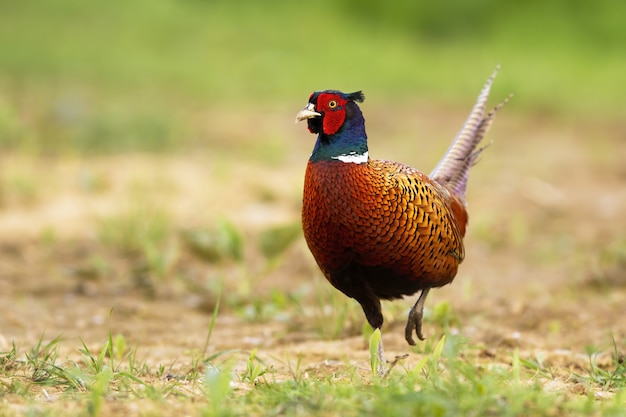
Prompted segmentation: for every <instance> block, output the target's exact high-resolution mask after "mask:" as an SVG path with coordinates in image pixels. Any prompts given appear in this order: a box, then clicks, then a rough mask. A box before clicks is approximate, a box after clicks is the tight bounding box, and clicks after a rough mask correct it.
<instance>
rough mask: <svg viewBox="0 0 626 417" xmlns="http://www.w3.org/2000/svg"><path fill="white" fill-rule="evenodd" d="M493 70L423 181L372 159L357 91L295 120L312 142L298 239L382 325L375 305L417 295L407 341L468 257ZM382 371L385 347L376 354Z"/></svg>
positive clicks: (323, 97)
mask: <svg viewBox="0 0 626 417" xmlns="http://www.w3.org/2000/svg"><path fill="white" fill-rule="evenodd" d="M497 72H498V68H496V70H495V71H494V73H493V74H492V75H491V77H490V78H489V79H488V80H487V82H486V84H485V86H484V88H483V90H482V91H481V93H480V95H479V97H478V100H477V102H476V104H475V106H474V108H473V109H472V111H471V113H470V115H469V117H468V119H467V120H466V122H465V124H464V125H463V126H462V128H461V130H460V131H459V133H458V134H457V136H456V138H455V139H454V140H453V142H452V144H451V145H450V147H449V148H448V150H447V152H446V153H445V155H444V156H443V158H442V159H441V160H440V161H439V163H438V164H437V166H436V167H435V169H434V170H433V171H432V172H431V173H430V175H426V174H424V173H422V172H421V171H418V170H417V169H414V168H411V167H410V166H407V165H403V164H401V163H398V162H392V161H384V160H378V159H371V158H370V157H369V153H368V145H367V134H366V131H365V120H364V118H363V114H362V113H361V110H360V108H359V106H358V104H357V103H361V102H363V100H364V98H365V97H364V95H363V93H362V92H361V91H357V92H354V93H343V92H341V91H337V90H325V91H317V92H314V93H312V94H311V96H310V97H309V102H308V104H307V105H306V106H305V107H304V109H302V110H301V111H300V112H299V113H298V115H297V116H296V122H298V121H303V120H306V121H307V125H308V129H309V131H310V132H311V133H313V134H316V135H317V141H316V142H315V146H314V148H313V153H312V154H311V157H310V159H309V162H308V164H307V168H306V174H305V179H304V197H303V207H302V226H303V230H304V237H305V239H306V242H307V244H308V246H309V249H310V250H311V253H312V254H313V257H314V258H315V260H316V261H317V264H318V265H319V267H320V269H321V270H322V272H323V273H324V275H325V277H326V279H327V280H328V281H329V282H330V283H331V284H332V285H333V286H334V287H335V288H337V289H338V290H340V291H341V292H343V293H344V294H345V295H347V296H348V297H351V298H354V299H355V300H356V301H358V302H359V303H360V305H361V307H362V308H363V312H364V313H365V317H366V318H367V321H368V322H369V324H370V325H371V326H372V327H373V328H374V329H380V328H381V327H382V325H383V315H382V312H381V305H380V300H381V299H385V300H392V299H397V298H402V297H404V296H409V295H413V294H415V293H417V292H420V295H419V297H418V299H417V302H416V303H415V305H413V307H412V308H411V310H410V312H409V315H408V320H407V324H406V329H405V338H406V341H407V342H408V343H409V344H410V345H415V341H414V339H413V334H414V333H415V335H416V336H417V337H418V338H419V339H421V340H423V339H424V336H423V335H422V317H423V311H424V302H425V301H426V297H427V296H428V292H429V291H430V289H431V288H435V287H441V286H443V285H446V284H449V283H450V282H452V280H453V279H454V277H455V275H456V274H457V270H458V267H459V264H460V263H461V262H462V261H463V259H464V257H465V250H464V247H463V237H464V236H465V229H466V227H467V221H468V214H467V207H466V201H465V190H466V188H467V182H468V175H469V170H470V168H471V167H472V165H474V163H475V162H476V159H477V157H478V155H479V154H480V153H481V152H482V150H483V149H484V148H479V147H478V145H479V144H480V142H481V140H482V139H483V137H484V136H485V134H486V133H487V131H488V129H489V127H490V126H491V123H492V122H493V119H494V116H495V114H496V112H497V111H498V109H500V107H502V106H503V105H504V104H505V103H506V100H505V101H504V102H502V103H501V104H500V105H498V106H497V107H495V108H494V109H493V110H491V111H489V112H486V110H485V108H486V103H487V99H488V96H489V91H490V88H491V85H492V83H493V80H494V78H495V76H496V74H497ZM507 100H508V99H507ZM378 354H379V358H380V360H381V362H380V363H381V364H382V363H384V358H383V349H382V339H381V343H380V345H379V346H378Z"/></svg>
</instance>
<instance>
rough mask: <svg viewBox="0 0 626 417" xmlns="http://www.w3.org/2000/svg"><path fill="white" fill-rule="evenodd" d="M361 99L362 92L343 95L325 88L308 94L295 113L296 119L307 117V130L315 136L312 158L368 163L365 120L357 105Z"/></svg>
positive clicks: (315, 159) (362, 96) (301, 119)
mask: <svg viewBox="0 0 626 417" xmlns="http://www.w3.org/2000/svg"><path fill="white" fill-rule="evenodd" d="M364 99H365V96H364V95H363V93H362V92H361V91H356V92H354V93H348V94H346V93H342V92H341V91H337V90H325V91H316V92H314V93H313V94H311V96H310V97H309V102H308V103H307V105H306V106H305V107H304V108H303V109H302V110H301V111H300V112H299V113H298V115H297V116H296V122H300V121H303V120H306V121H307V125H308V128H309V131H310V132H311V133H313V134H317V135H318V137H317V142H316V143H315V148H314V149H313V154H312V155H311V161H319V160H331V159H337V160H340V161H343V162H352V163H364V162H367V160H368V153H367V134H366V133H365V120H364V119H363V114H362V113H361V109H359V106H358V105H357V104H356V103H357V102H359V103H361V102H363V100H364Z"/></svg>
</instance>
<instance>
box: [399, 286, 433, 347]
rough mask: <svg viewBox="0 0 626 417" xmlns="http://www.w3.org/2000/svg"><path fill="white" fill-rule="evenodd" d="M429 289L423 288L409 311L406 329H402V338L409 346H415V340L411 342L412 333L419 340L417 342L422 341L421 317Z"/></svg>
mask: <svg viewBox="0 0 626 417" xmlns="http://www.w3.org/2000/svg"><path fill="white" fill-rule="evenodd" d="M429 291H430V288H424V289H423V290H422V292H421V294H420V296H419V298H418V299H417V301H416V302H415V305H413V307H412V308H411V311H409V317H408V319H407V321H406V328H405V329H404V338H405V339H406V341H407V343H408V344H409V345H411V346H415V340H413V331H415V334H416V335H417V337H418V338H419V340H424V336H423V335H422V317H423V316H424V302H425V301H426V296H427V295H428V292H429Z"/></svg>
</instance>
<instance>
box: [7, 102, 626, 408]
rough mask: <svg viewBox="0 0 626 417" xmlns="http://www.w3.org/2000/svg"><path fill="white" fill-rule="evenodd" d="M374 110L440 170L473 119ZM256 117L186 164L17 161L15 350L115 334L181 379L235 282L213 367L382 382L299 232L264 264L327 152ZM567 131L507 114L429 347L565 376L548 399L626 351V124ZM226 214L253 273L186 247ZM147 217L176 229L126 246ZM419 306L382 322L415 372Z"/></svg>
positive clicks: (376, 120)
mask: <svg viewBox="0 0 626 417" xmlns="http://www.w3.org/2000/svg"><path fill="white" fill-rule="evenodd" d="M294 110H297V109H294ZM367 113H369V114H376V113H379V114H380V115H379V116H377V117H376V116H370V117H368V118H367V120H368V128H369V136H370V154H371V155H372V156H374V157H380V158H384V159H394V160H399V161H402V162H406V163H409V164H411V165H413V166H416V167H418V168H421V169H423V170H424V171H426V172H428V171H429V170H430V168H431V167H432V166H434V164H435V163H436V161H437V159H438V157H439V155H440V154H441V153H442V152H443V151H444V150H445V148H446V147H447V145H448V141H449V138H451V137H452V136H453V135H454V133H455V129H454V128H452V129H450V130H445V129H446V128H447V125H450V126H454V127H456V126H460V124H461V121H462V120H463V117H464V112H463V111H459V112H450V113H448V110H446V111H443V110H442V111H441V112H440V113H437V111H432V110H430V112H428V111H427V110H426V106H425V105H415V106H412V107H411V109H410V110H408V109H407V108H405V107H403V108H395V109H388V108H387V109H386V110H385V111H383V110H382V109H381V111H380V112H374V111H373V110H372V109H371V108H370V109H367ZM415 115H417V117H416V116H415ZM233 117H234V116H233ZM253 117H254V116H251V115H250V117H246V123H244V126H241V128H240V131H237V129H233V128H228V129H227V128H225V127H223V126H219V125H215V124H211V123H208V125H209V126H208V127H207V130H208V133H207V135H208V136H209V137H211V136H215V137H217V136H220V135H222V136H223V135H226V134H228V135H230V136H232V140H229V141H224V140H220V141H219V144H217V143H218V142H216V144H215V146H214V144H209V145H207V148H204V149H201V150H199V151H197V152H196V150H194V152H189V153H183V154H179V155H170V156H145V155H123V156H111V157H93V158H79V157H69V156H65V157H61V158H44V157H37V158H31V157H25V156H16V155H5V156H3V157H1V159H0V175H1V178H2V185H1V187H2V188H0V352H4V351H7V350H9V349H10V348H11V345H12V343H15V344H16V345H17V346H18V347H21V348H22V349H28V348H29V347H30V346H32V345H34V344H35V343H37V340H38V339H39V338H40V337H41V336H42V334H44V335H45V336H44V339H46V340H48V339H52V338H54V337H56V336H59V335H60V336H62V338H63V340H62V342H61V352H62V354H61V356H62V357H64V356H67V357H70V358H72V357H77V356H79V353H78V349H79V348H80V347H81V346H82V344H81V341H84V342H85V344H86V345H87V346H90V347H92V348H93V349H98V347H99V346H102V343H103V341H104V340H106V338H107V335H108V333H109V331H110V332H111V333H112V334H113V335H117V334H121V335H124V337H125V338H126V340H128V342H129V344H130V345H131V346H132V347H134V348H136V349H137V357H138V358H139V359H141V360H143V361H145V362H146V363H148V364H150V365H159V364H161V365H163V366H165V367H166V368H168V369H171V371H170V372H171V373H172V374H184V373H185V372H188V371H189V369H190V368H191V366H192V360H193V358H194V356H197V355H198V354H201V350H202V348H203V345H204V341H205V338H206V336H207V329H208V327H209V325H210V322H211V312H212V311H213V308H214V306H215V302H216V294H217V288H218V286H219V284H218V283H219V282H220V280H221V279H223V288H224V290H223V296H222V304H221V309H220V313H219V317H218V319H217V322H216V327H215V330H214V332H213V334H212V336H211V340H210V344H209V348H208V351H209V353H212V352H219V351H222V350H227V349H237V350H241V352H243V353H244V355H245V356H247V354H248V353H249V352H250V351H251V350H253V349H258V351H257V356H258V357H259V358H261V359H262V360H263V361H265V363H268V364H272V365H273V367H274V371H275V373H276V375H278V376H279V377H280V375H287V374H289V362H290V361H291V360H295V358H297V357H298V356H300V357H301V360H302V364H303V367H305V368H306V369H310V370H314V369H322V368H324V367H329V366H331V367H332V366H337V367H341V366H344V364H347V363H351V364H356V365H357V366H358V367H359V368H363V369H364V370H367V369H369V362H368V360H369V359H368V358H369V357H368V352H367V344H366V342H365V340H364V337H363V336H362V334H361V328H362V323H363V320H364V319H363V317H362V314H361V312H360V310H359V307H358V305H356V302H354V301H352V300H347V299H344V298H343V297H340V296H335V295H333V294H334V293H333V292H332V290H331V289H330V286H329V285H327V284H326V283H325V282H323V278H322V277H321V274H320V273H319V271H318V270H317V269H316V267H315V264H314V262H313V260H312V258H311V256H310V254H309V253H308V251H307V249H306V245H305V244H304V241H303V239H302V237H299V238H298V239H297V240H296V241H295V242H294V244H293V245H291V246H290V247H289V248H288V249H287V250H286V252H285V253H283V254H281V255H279V256H278V257H277V258H276V259H273V260H271V261H268V260H266V259H264V257H263V256H262V255H261V254H260V252H259V249H258V247H257V246H258V245H257V242H258V240H259V236H260V235H261V233H262V232H263V231H265V230H266V229H267V228H268V227H270V226H274V225H282V224H293V223H295V222H298V221H299V209H300V196H301V184H302V177H303V172H304V166H305V163H306V159H307V157H308V154H309V152H310V149H311V148H312V145H313V137H312V136H310V135H309V134H308V132H306V129H305V128H304V126H302V125H298V126H291V120H292V118H293V115H291V114H284V115H283V114H280V115H274V116H273V117H272V120H269V121H268V120H265V119H258V120H255V119H254V118H253ZM390 120H401V121H403V122H402V123H403V124H402V125H400V126H399V125H395V124H392V123H391V122H390ZM550 120H551V119H548V118H545V117H539V116H533V117H531V116H529V117H521V116H516V115H515V114H514V113H513V114H511V113H509V114H507V113H506V112H505V111H503V112H502V115H501V116H499V118H498V120H497V121H496V124H495V127H494V129H493V130H492V132H491V134H490V136H489V139H491V140H493V141H494V144H493V145H492V146H491V147H490V148H489V149H488V150H487V151H486V152H485V154H484V156H483V158H482V160H481V162H480V163H479V164H478V166H476V167H475V168H474V170H473V172H472V176H471V180H470V187H469V188H470V191H469V195H468V200H469V211H470V227H469V232H468V234H469V235H468V237H467V239H466V248H467V257H466V260H465V262H464V264H463V265H462V266H461V269H460V272H459V275H458V276H457V279H456V280H455V282H454V283H453V284H452V285H451V286H447V287H445V288H442V289H439V290H436V291H434V292H431V296H430V298H429V300H428V301H427V319H426V321H425V325H424V326H425V327H424V332H425V335H426V336H427V337H428V342H427V343H432V342H435V341H437V340H438V339H439V337H440V335H441V334H442V331H443V327H445V326H450V327H451V328H452V331H453V332H458V333H460V334H462V335H464V336H465V337H466V338H467V342H468V346H470V347H471V349H472V351H473V352H475V353H476V355H477V357H478V358H480V360H481V361H484V362H485V363H486V364H489V363H504V364H510V362H511V355H512V352H513V351H514V349H515V348H518V349H519V352H520V357H522V358H524V359H527V360H540V361H543V363H544V364H547V365H549V366H550V367H552V368H553V369H554V375H553V376H554V377H553V380H552V381H549V380H548V379H546V381H545V384H546V386H547V387H548V388H550V389H555V390H566V391H568V392H572V393H574V394H582V393H584V392H585V390H586V388H585V386H583V385H581V384H580V383H579V382H578V381H576V380H574V379H573V378H571V373H572V371H574V372H575V373H578V374H585V372H586V370H587V369H588V367H589V356H588V354H587V352H588V351H589V350H590V349H592V350H596V351H598V352H600V354H599V356H598V357H597V361H598V364H599V365H601V366H603V364H604V365H607V364H609V363H610V362H611V360H612V359H611V358H612V356H611V355H612V353H613V348H614V347H613V341H614V342H615V343H616V345H617V348H618V351H619V352H620V353H621V354H622V355H623V354H624V353H626V346H625V343H626V320H624V316H625V315H626V233H625V231H626V216H625V215H624V213H625V212H626V186H625V185H626V164H625V163H624V161H625V160H626V146H624V144H625V143H626V142H624V140H625V139H626V125H624V124H621V125H620V124H611V123H603V122H599V121H598V122H596V121H589V120H586V121H582V122H581V121H577V120H569V121H567V120H566V121H559V122H552V121H550ZM250 126H255V127H256V129H257V132H260V134H259V135H257V136H255V137H253V138H251V137H249V136H248V135H249V133H248V132H249V131H250V130H249V129H248V128H249V127H250ZM275 126H280V129H279V130H278V131H276V128H275ZM407 132H412V133H407ZM417 132H423V133H422V134H421V137H422V138H429V139H428V140H426V139H420V138H419V136H418V134H417ZM411 137H415V139H411ZM381 138H387V139H386V140H382V139H381ZM222 139H223V138H222ZM224 143H227V144H224ZM220 218H227V219H228V220H230V222H231V223H232V224H233V225H235V227H236V228H237V229H238V230H239V231H240V232H241V233H242V236H243V238H244V253H243V260H242V261H241V262H237V261H230V260H226V261H223V262H218V263H214V262H208V261H207V260H206V259H203V258H202V257H200V256H197V255H194V253H193V251H191V250H190V249H189V247H188V246H187V245H185V241H184V239H183V238H182V237H181V231H182V230H188V229H196V228H204V227H212V225H214V224H215V222H216V220H217V219H220ZM155 219H156V220H155ZM142 221H146V222H149V221H153V223H152V227H156V228H158V227H161V228H162V229H164V232H163V234H164V236H165V237H163V238H162V239H160V240H158V241H159V242H160V243H159V245H157V246H156V249H155V250H152V251H150V250H147V249H146V248H145V247H144V248H140V249H142V250H137V248H136V247H134V246H133V245H134V243H133V242H134V241H133V239H134V237H133V236H132V235H131V236H126V237H124V233H123V232H124V231H125V230H133V231H137V233H139V234H141V233H144V232H145V230H146V229H143V228H142V226H141V224H142ZM155 224H156V226H155ZM146 233H147V232H146ZM107 236H108V237H107ZM111 236H112V237H111ZM126 244H127V247H126V248H124V247H121V246H123V245H126ZM148 249H150V248H148ZM153 249H154V248H153ZM151 256H152V257H151ZM280 294H282V295H283V296H284V297H285V298H284V299H281V298H280V296H279V295H280ZM413 301H414V300H412V299H407V300H405V301H398V302H395V303H393V304H385V307H384V308H385V317H386V325H385V328H384V331H383V338H384V342H385V347H386V350H387V353H388V355H389V356H393V355H396V354H402V353H406V352H409V353H410V356H409V357H408V358H407V359H406V364H407V365H408V366H410V365H411V364H412V363H415V362H416V361H417V360H418V359H419V358H420V354H419V352H420V351H421V350H420V349H422V348H421V347H420V346H418V347H417V348H409V347H408V346H407V345H406V343H405V342H404V339H403V329H404V323H405V314H406V312H407V310H408V308H409V307H410V305H411V304H412V302H413ZM341 314H345V320H342V321H341V323H340V326H339V330H338V331H337V332H336V335H333V330H332V328H331V329H330V330H329V328H328V327H329V326H331V327H332V325H334V322H333V320H334V321H337V320H338V319H337V317H338V316H339V315H341ZM325 321H326V323H324V322H325ZM592 347H593V348H592ZM468 349H470V348H468ZM198 352H200V353H198ZM607 366H608V365H607ZM596 395H598V396H602V395H610V394H609V393H603V392H602V391H601V390H600V391H598V392H597V393H596Z"/></svg>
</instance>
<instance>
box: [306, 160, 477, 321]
mask: <svg viewBox="0 0 626 417" xmlns="http://www.w3.org/2000/svg"><path fill="white" fill-rule="evenodd" d="M302 224H303V229H304V236H305V238H306V241H307V243H308V245H309V248H310V250H311V252H312V253H313V256H314V258H315V259H316V261H317V263H318V265H319V266H320V268H321V270H322V271H323V272H324V275H325V276H326V278H327V279H328V280H329V281H330V282H331V283H332V284H333V285H334V286H335V287H336V288H338V289H339V290H341V291H342V292H344V293H345V294H346V295H348V296H350V297H353V298H355V299H357V301H359V302H361V304H363V302H368V300H372V301H373V299H374V298H382V299H393V298H400V297H402V296H404V295H412V294H414V293H416V292H417V291H419V290H422V289H424V288H426V287H439V286H442V285H445V284H448V283H449V282H451V281H452V280H453V279H454V276H455V275H456V272H457V269H458V265H459V263H460V262H461V261H462V260H463V258H464V249H463V236H464V234H465V226H466V224H467V213H466V211H465V208H464V207H463V203H462V202H461V201H460V200H459V199H458V198H457V197H456V196H454V195H452V194H451V193H450V192H449V191H448V190H447V189H446V188H445V187H443V186H441V185H440V184H437V183H436V182H434V181H431V180H430V179H429V178H428V177H427V176H426V175H425V174H423V173H422V172H420V171H417V170H415V169H413V168H411V167H408V166H406V165H402V164H399V163H395V162H390V161H380V160H369V161H368V162H367V163H364V164H349V163H343V162H340V161H320V162H309V164H308V166H307V170H306V176H305V183H304V199H303V210H302ZM370 302H371V301H370ZM364 310H365V307H364ZM366 315H367V310H366ZM374 316H377V317H369V316H368V320H369V321H370V324H372V325H373V326H374V327H377V323H378V321H381V323H380V324H382V316H380V317H378V314H374Z"/></svg>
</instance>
